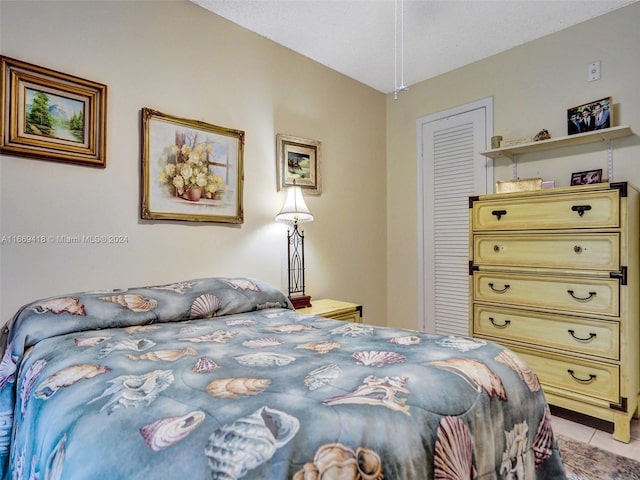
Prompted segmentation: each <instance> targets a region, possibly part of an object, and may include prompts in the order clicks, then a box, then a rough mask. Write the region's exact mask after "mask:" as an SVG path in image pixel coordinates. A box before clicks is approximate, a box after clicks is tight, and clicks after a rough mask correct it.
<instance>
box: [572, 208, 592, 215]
mask: <svg viewBox="0 0 640 480" xmlns="http://www.w3.org/2000/svg"><path fill="white" fill-rule="evenodd" d="M571 210H572V211H574V212H578V215H579V216H582V215H584V212H588V211H589V210H591V205H574V206H573V207H571Z"/></svg>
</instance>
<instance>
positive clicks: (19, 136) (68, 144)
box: [0, 56, 107, 168]
mask: <svg viewBox="0 0 640 480" xmlns="http://www.w3.org/2000/svg"><path fill="white" fill-rule="evenodd" d="M0 76H1V77H2V79H1V81H0V83H1V84H2V92H0V109H1V118H0V132H1V133H0V152H2V153H6V154H7V155H20V156H23V157H31V158H40V159H44V160H53V161H58V162H69V163H75V164H78V165H86V166H89V167H99V168H105V166H106V153H105V150H106V123H107V86H106V85H103V84H101V83H97V82H93V81H91V80H86V79H83V78H79V77H75V76H73V75H69V74H66V73H62V72H56V71H54V70H49V69H48V68H44V67H40V66H38V65H32V64H30V63H26V62H22V61H20V60H15V59H13V58H8V57H4V56H0Z"/></svg>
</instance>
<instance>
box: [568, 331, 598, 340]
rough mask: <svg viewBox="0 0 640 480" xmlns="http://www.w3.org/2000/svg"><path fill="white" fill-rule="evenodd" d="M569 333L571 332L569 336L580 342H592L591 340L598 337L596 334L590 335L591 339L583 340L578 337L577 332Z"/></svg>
mask: <svg viewBox="0 0 640 480" xmlns="http://www.w3.org/2000/svg"><path fill="white" fill-rule="evenodd" d="M568 332H569V334H571V336H572V337H573V338H575V339H576V340H578V341H580V342H590V341H591V340H593V339H594V338H596V336H597V335H596V334H595V333H590V334H589V338H582V337H576V331H575V330H568Z"/></svg>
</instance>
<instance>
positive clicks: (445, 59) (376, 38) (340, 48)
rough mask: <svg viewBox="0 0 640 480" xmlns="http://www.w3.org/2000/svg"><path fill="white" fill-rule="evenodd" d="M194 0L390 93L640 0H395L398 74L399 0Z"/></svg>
mask: <svg viewBox="0 0 640 480" xmlns="http://www.w3.org/2000/svg"><path fill="white" fill-rule="evenodd" d="M191 1H192V2H193V3H195V4H197V5H200V6H201V7H204V8H206V9H207V10H209V11H211V12H213V13H215V14H217V15H219V16H221V17H224V18H226V19H228V20H230V21H232V22H234V23H236V24H238V25H240V26H242V27H245V28H247V29H249V30H252V31H254V32H256V33H258V34H260V35H262V36H264V37H266V38H269V39H271V40H273V41H274V42H276V43H279V44H281V45H283V46H285V47H287V48H290V49H291V50H294V51H296V52H298V53H300V54H302V55H304V56H306V57H309V58H311V59H313V60H315V61H317V62H319V63H321V64H323V65H326V66H328V67H330V68H332V69H334V70H337V71H338V72H341V73H343V74H344V75H347V76H348V77H351V78H353V79H355V80H358V81H360V82H362V83H364V84H366V85H369V86H370V87H372V88H374V89H376V90H379V91H381V92H383V93H389V92H393V91H394V90H395V88H396V87H398V86H400V85H402V82H401V80H402V79H404V85H409V86H410V85H413V84H415V83H418V82H421V81H423V80H426V79H428V78H431V77H434V76H436V75H439V74H442V73H445V72H448V71H450V70H453V69H455V68H458V67H461V66H464V65H467V64H469V63H472V62H475V61H477V60H480V59H483V58H486V57H489V56H491V55H494V54H496V53H499V52H502V51H505V50H508V49H510V48H512V47H515V46H517V45H521V44H523V43H526V42H528V41H531V40H534V39H536V38H540V37H543V36H545V35H548V34H550V33H553V32H556V31H559V30H562V29H564V28H567V27H570V26H572V25H575V24H577V23H580V22H583V21H586V20H589V19H591V18H594V17H597V16H599V15H602V14H604V13H607V12H609V11H611V10H615V9H617V8H620V7H623V6H625V5H628V4H631V3H635V1H638V0H441V1H438V0H404V1H403V2H400V0H398V1H399V5H401V6H402V9H403V10H404V17H403V18H404V50H403V52H404V54H403V58H404V69H402V70H399V71H398V72H397V74H396V70H395V68H394V65H395V58H396V57H397V56H398V54H397V50H396V49H395V48H394V43H395V41H394V40H395V35H394V30H395V22H394V18H395V15H394V12H395V1H394V0H191ZM594 60H597V59H594ZM585 68H586V65H585ZM396 77H397V79H396Z"/></svg>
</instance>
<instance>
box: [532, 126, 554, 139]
mask: <svg viewBox="0 0 640 480" xmlns="http://www.w3.org/2000/svg"><path fill="white" fill-rule="evenodd" d="M550 138H551V134H550V133H549V130H547V129H546V128H543V129H542V130H540V131H539V132H538V133H537V134H536V136H535V137H533V141H534V142H539V141H540V140H549V139H550Z"/></svg>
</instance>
